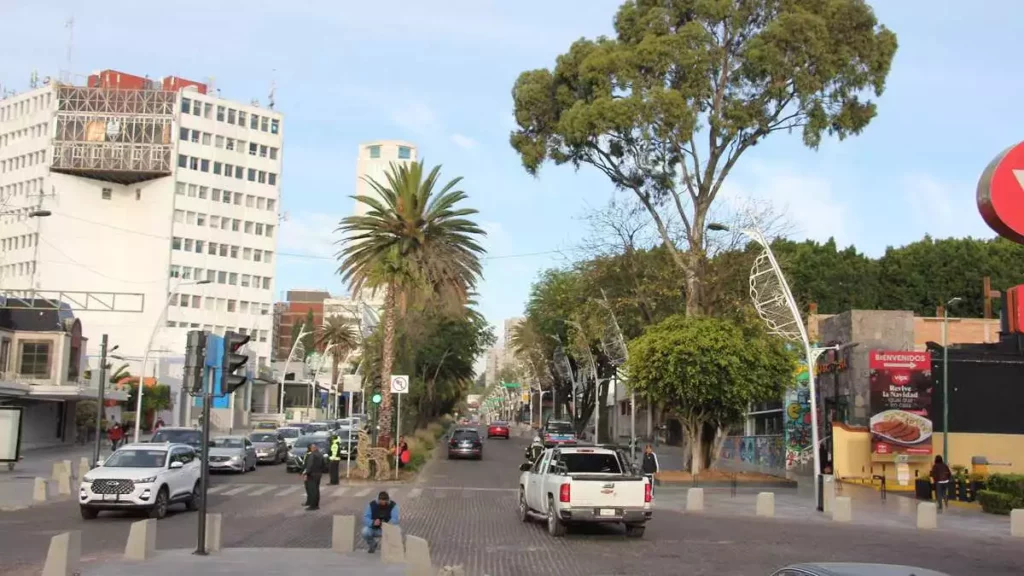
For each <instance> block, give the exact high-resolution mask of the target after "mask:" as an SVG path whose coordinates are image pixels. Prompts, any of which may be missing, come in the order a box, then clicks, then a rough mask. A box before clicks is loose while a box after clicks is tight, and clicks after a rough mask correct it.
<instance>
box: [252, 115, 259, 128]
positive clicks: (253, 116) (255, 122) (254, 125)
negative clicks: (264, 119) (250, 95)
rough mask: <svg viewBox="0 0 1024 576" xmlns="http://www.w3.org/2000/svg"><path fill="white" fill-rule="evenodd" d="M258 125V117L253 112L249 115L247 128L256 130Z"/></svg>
mask: <svg viewBox="0 0 1024 576" xmlns="http://www.w3.org/2000/svg"><path fill="white" fill-rule="evenodd" d="M259 127H260V117H259V115H257V114H253V115H252V116H250V117H249V128H251V129H253V130H256V129H258V128H259Z"/></svg>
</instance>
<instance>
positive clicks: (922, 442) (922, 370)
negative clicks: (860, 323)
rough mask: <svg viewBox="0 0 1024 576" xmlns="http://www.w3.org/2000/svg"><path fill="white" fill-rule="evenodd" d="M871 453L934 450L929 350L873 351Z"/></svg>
mask: <svg viewBox="0 0 1024 576" xmlns="http://www.w3.org/2000/svg"><path fill="white" fill-rule="evenodd" d="M868 367H869V368H870V369H871V452H872V453H873V454H875V455H900V454H905V455H908V456H927V455H930V454H931V453H932V357H931V353H930V352H913V351H909V352H908V351H889V350H872V351H871V353H870V356H869V365H868Z"/></svg>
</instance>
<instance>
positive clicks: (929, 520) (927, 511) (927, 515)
mask: <svg viewBox="0 0 1024 576" xmlns="http://www.w3.org/2000/svg"><path fill="white" fill-rule="evenodd" d="M937 511H938V508H937V507H936V505H935V502H918V503H917V529H918V530H934V529H935V528H937V527H938V517H937Z"/></svg>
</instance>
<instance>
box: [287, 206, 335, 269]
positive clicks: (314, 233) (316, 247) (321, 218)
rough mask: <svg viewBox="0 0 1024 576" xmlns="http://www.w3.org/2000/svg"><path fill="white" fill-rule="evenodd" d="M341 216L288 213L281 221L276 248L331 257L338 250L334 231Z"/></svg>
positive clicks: (295, 252)
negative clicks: (284, 219)
mask: <svg viewBox="0 0 1024 576" xmlns="http://www.w3.org/2000/svg"><path fill="white" fill-rule="evenodd" d="M340 220H341V217H340V216H338V215H333V214H322V213H314V212H298V213H295V214H289V215H288V220H287V221H285V222H282V223H281V236H280V238H279V239H278V250H280V251H281V252H291V253H294V254H308V255H310V256H321V257H328V258H333V257H334V255H335V254H336V253H337V251H338V247H337V246H335V244H334V242H335V241H336V240H337V239H338V235H337V234H336V233H335V232H334V231H335V229H337V227H338V222H339V221H340Z"/></svg>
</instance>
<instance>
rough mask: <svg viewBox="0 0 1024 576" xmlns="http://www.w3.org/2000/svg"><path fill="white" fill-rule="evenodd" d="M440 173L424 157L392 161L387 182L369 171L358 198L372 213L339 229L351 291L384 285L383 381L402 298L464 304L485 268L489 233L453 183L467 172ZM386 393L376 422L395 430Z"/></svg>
mask: <svg viewBox="0 0 1024 576" xmlns="http://www.w3.org/2000/svg"><path fill="white" fill-rule="evenodd" d="M440 172H441V167H440V166H435V167H434V168H433V169H432V170H430V172H429V173H427V172H425V170H424V164H423V162H412V163H409V164H395V163H392V164H391V166H390V168H389V170H388V172H386V173H385V177H386V179H387V183H386V184H382V183H380V182H378V181H376V180H374V179H373V178H368V177H364V178H363V180H364V181H365V182H366V183H367V184H369V185H370V188H372V189H373V192H374V195H372V196H355V197H354V199H355V200H356V201H357V202H362V203H363V204H365V205H366V206H367V207H368V212H367V213H366V214H365V215H361V216H360V215H355V216H349V217H347V218H345V219H343V220H342V221H341V224H340V225H339V227H338V229H337V232H340V233H342V234H343V237H342V239H341V240H339V241H338V243H339V244H341V245H342V248H341V250H340V251H339V252H338V260H340V262H341V264H340V266H339V267H338V273H339V274H340V275H341V277H342V281H343V282H346V283H348V284H349V287H350V289H351V290H352V293H353V294H359V293H360V292H361V291H362V290H363V289H364V288H369V289H370V290H371V291H373V292H376V291H377V290H378V289H380V288H383V289H384V346H383V350H382V351H381V382H382V383H384V382H389V381H390V379H391V370H392V366H393V364H394V340H395V320H396V315H397V314H398V312H399V304H401V308H402V310H404V308H405V305H406V302H407V301H408V299H409V298H410V297H411V298H416V297H417V296H418V295H421V294H429V295H430V296H432V297H440V298H439V301H440V302H442V303H444V304H445V305H455V304H457V305H458V306H462V305H463V304H464V303H465V302H466V300H467V298H468V295H469V293H470V292H471V291H472V290H473V288H475V287H476V283H477V280H478V279H479V278H480V275H481V273H482V268H481V265H480V255H481V254H482V253H483V252H484V249H483V247H482V246H480V244H478V243H477V238H479V237H481V236H484V235H485V234H486V233H485V232H484V231H483V230H482V229H480V228H479V227H478V226H477V225H476V223H474V222H473V221H472V220H470V219H469V218H468V217H469V216H472V215H474V214H477V213H478V212H477V211H476V210H474V209H471V208H458V207H456V205H457V204H458V203H460V202H462V201H463V200H465V199H466V197H467V195H466V193H465V192H463V191H461V190H458V189H456V186H458V184H459V182H460V181H461V180H462V178H455V179H454V180H451V181H449V182H448V183H447V184H445V185H443V186H441V187H440V189H436V188H437V187H438V185H439V182H438V177H439V175H440ZM383 396H384V398H383V401H382V403H381V407H380V413H379V418H380V419H379V425H380V427H381V430H382V431H383V432H384V434H385V435H390V430H391V420H392V415H391V395H390V394H384V395H383Z"/></svg>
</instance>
